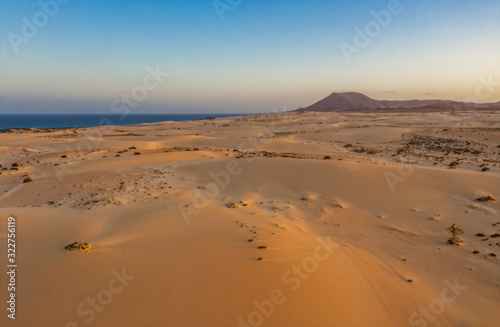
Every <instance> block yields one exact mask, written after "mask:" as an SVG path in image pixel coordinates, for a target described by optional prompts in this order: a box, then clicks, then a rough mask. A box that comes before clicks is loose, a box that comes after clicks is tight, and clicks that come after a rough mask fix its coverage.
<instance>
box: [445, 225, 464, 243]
mask: <svg viewBox="0 0 500 327" xmlns="http://www.w3.org/2000/svg"><path fill="white" fill-rule="evenodd" d="M446 230H447V231H448V232H449V233H450V234H451V238H450V239H449V240H448V244H455V245H459V244H460V243H462V242H463V240H462V239H461V238H460V235H462V234H463V233H464V231H463V230H461V229H460V228H458V227H457V226H456V225H455V224H451V226H450V227H448V228H447V229H446Z"/></svg>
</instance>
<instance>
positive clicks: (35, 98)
mask: <svg viewBox="0 0 500 327" xmlns="http://www.w3.org/2000/svg"><path fill="white" fill-rule="evenodd" d="M231 3H232V5H229V4H228V3H227V2H226V1H219V2H215V1H190V2H186V1H166V2H162V3H157V2H155V1H142V2H141V1H106V2H102V1H95V0H93V1H84V2H82V1H77V0H73V1H68V0H65V1H62V0H60V1H56V0H42V1H40V2H35V1H12V0H7V1H2V2H1V3H0V18H1V23H0V30H1V32H2V33H1V43H0V71H1V74H0V85H1V88H0V90H1V91H0V114H9V113H10V114H12V113H37V114H39V113H79V114H84V113H92V114H95V113H102V114H113V113H120V112H121V110H122V109H120V108H123V107H124V106H125V107H127V108H129V109H130V113H131V114H134V113H138V114H144V113H165V114H169V113H172V114H177V113H262V112H271V111H272V110H273V109H274V108H277V109H279V110H293V109H297V108H299V107H305V106H309V105H311V104H312V103H314V102H317V101H319V100H321V99H322V98H324V97H326V96H327V95H329V94H330V93H332V92H348V91H353V92H360V93H363V94H366V95H367V96H369V97H372V98H375V99H379V100H409V99H445V100H454V101H466V100H467V101H468V100H470V99H471V97H472V98H476V99H477V102H480V103H487V102H498V101H500V88H499V87H498V86H499V85H500V42H498V40H500V2H498V1H493V0H491V1H490V0H486V1H480V2H477V1H430V0H425V1H418V2H417V1H413V2H412V1H404V0H401V1H395V0H388V1H349V2H341V1H307V2H305V1H283V2H268V1H244V0H243V1H232V2H231ZM214 4H218V5H214ZM387 13H389V15H387ZM360 31H361V33H360ZM346 51H347V52H346ZM152 72H153V73H152ZM148 76H150V77H149V84H148V83H146V86H147V88H148V90H147V92H145V93H140V92H139V93H136V94H139V95H140V96H139V98H140V99H139V101H133V100H132V101H130V94H131V93H132V92H133V90H134V89H135V90H136V91H137V90H138V87H140V86H142V85H144V81H145V79H147V78H148ZM143 91H144V88H143ZM123 96H125V99H126V98H127V96H128V99H129V102H127V101H126V100H123V99H124V98H123ZM136 98H138V97H137V96H136Z"/></svg>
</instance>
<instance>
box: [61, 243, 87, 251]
mask: <svg viewBox="0 0 500 327" xmlns="http://www.w3.org/2000/svg"><path fill="white" fill-rule="evenodd" d="M91 247H92V245H90V244H89V243H87V242H74V243H71V244H69V245H66V246H65V247H64V248H65V249H66V250H68V251H75V250H79V251H85V250H88V249H90V248H91Z"/></svg>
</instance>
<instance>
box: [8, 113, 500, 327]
mask: <svg viewBox="0 0 500 327" xmlns="http://www.w3.org/2000/svg"><path fill="white" fill-rule="evenodd" d="M498 126H500V115H499V113H498V112H484V111H483V112H459V113H435V112H434V113H415V112H413V113H408V114H403V113H380V114H376V113H375V114H374V113H362V112H338V113H314V112H308V113H274V114H262V115H252V116H244V117H231V118H220V119H207V120H199V121H193V122H164V123H156V124H146V125H135V126H111V127H93V128H78V129H73V128H71V129H52V130H41V129H31V130H11V131H7V132H5V131H4V132H5V133H0V158H1V160H0V164H1V165H2V168H6V169H4V170H1V171H0V172H1V173H2V174H1V175H0V181H1V183H0V219H1V220H0V227H1V229H0V249H1V253H2V254H1V255H0V257H1V258H2V259H1V260H0V261H1V263H2V267H4V268H2V269H6V270H7V268H5V267H6V264H7V259H6V258H7V256H6V253H7V245H6V244H7V239H6V234H7V218H8V217H9V216H14V217H15V218H16V242H17V243H16V244H17V248H16V250H17V264H18V267H17V280H16V299H17V301H16V319H15V321H13V320H12V319H9V318H8V317H7V314H8V312H7V310H5V308H2V311H3V314H2V315H1V316H0V323H1V325H2V326H4V325H7V326H40V327H43V326H50V327H53V326H65V327H74V326H122V327H126V326H134V327H135V326H217V327H221V326H236V327H237V326H240V327H242V326H497V325H498V321H500V310H498V308H499V307H500V269H499V268H500V266H499V259H498V256H499V255H500V243H499V242H500V237H498V236H496V235H495V234H496V233H498V232H499V231H500V214H499V211H500V204H499V201H498V200H500V148H499V147H500V128H498ZM14 163H17V164H18V166H17V167H14V168H17V170H15V169H14V170H11V168H12V164H14ZM452 163H454V164H452ZM450 164H451V165H450ZM485 168H486V169H485ZM28 176H29V178H30V179H31V181H27V182H23V181H24V180H25V178H26V177H28ZM484 196H491V197H492V198H493V199H496V200H497V201H477V200H476V199H478V198H480V197H484ZM453 223H454V224H456V226H458V227H459V228H460V229H461V230H463V231H464V234H463V235H461V236H460V237H461V239H462V242H461V243H460V245H449V244H447V241H448V239H449V238H450V234H449V233H448V232H447V231H446V229H447V228H448V227H449V226H450V225H451V224H453ZM478 233H481V234H483V235H484V236H476V234H478ZM73 242H87V243H89V244H90V245H91V248H90V249H88V250H85V251H79V250H75V251H67V250H65V246H67V245H69V244H72V243H73ZM474 251H477V252H476V253H473V252H474ZM7 284H8V278H7V274H6V273H1V274H0V285H1V286H2V287H1V289H0V299H1V300H2V303H4V304H3V306H5V307H6V306H7V305H6V302H5V301H7V296H8V293H9V292H8V291H7V286H6V285H7Z"/></svg>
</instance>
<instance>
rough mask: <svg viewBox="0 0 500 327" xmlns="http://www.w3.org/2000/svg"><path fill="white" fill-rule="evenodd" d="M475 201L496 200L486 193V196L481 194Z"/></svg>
mask: <svg viewBox="0 0 500 327" xmlns="http://www.w3.org/2000/svg"><path fill="white" fill-rule="evenodd" d="M476 201H479V202H494V201H496V200H495V199H493V198H492V197H491V196H489V195H487V196H482V197H480V198H477V199H476Z"/></svg>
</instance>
